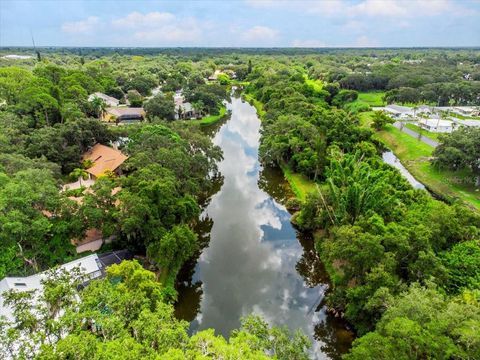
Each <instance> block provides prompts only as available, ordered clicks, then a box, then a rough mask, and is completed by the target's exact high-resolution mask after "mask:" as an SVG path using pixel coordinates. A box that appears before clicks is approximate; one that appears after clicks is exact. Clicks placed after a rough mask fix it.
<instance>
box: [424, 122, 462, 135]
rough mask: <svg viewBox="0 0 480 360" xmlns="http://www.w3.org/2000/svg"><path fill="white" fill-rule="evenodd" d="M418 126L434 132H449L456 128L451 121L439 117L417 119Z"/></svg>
mask: <svg viewBox="0 0 480 360" xmlns="http://www.w3.org/2000/svg"><path fill="white" fill-rule="evenodd" d="M418 126H420V127H421V128H423V129H425V130H427V131H431V132H436V133H451V132H452V131H453V130H455V129H456V128H457V125H456V124H455V123H454V122H453V121H450V120H441V119H422V120H419V121H418Z"/></svg>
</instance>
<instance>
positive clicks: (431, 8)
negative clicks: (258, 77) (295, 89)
mask: <svg viewBox="0 0 480 360" xmlns="http://www.w3.org/2000/svg"><path fill="white" fill-rule="evenodd" d="M30 31H32V33H33V34H34V37H35V42H36V44H37V45H41V46H158V47H163V46H233V47H238V46H240V47H241V46H252V47H257V46H259V47H265V46H281V47H289V46H298V47H325V46H327V47H345V46H348V47H350V46H353V47H355V46H360V47H364V46H367V47H369V46H382V47H384V46H385V47H394V46H395V47H396V46H480V0H471V1H468V0H465V1H461V0H456V1H455V0H324V1H315V0H308V1H303V0H297V1H293V0H290V1H281V0H276V1H274V0H243V1H242V0H237V1H228V0H227V1H181V0H179V1H142V0H137V1H127V0H123V1H108V0H106V1H93V0H90V1H74V0H69V1H66V0H65V1H42V0H36V1H10V0H0V46H9V45H22V46H30V45H31V44H32V41H31V36H30Z"/></svg>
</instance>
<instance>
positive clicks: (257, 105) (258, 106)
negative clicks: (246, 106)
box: [243, 93, 267, 120]
mask: <svg viewBox="0 0 480 360" xmlns="http://www.w3.org/2000/svg"><path fill="white" fill-rule="evenodd" d="M243 98H244V99H245V100H246V101H248V102H249V103H250V104H252V105H253V107H255V109H256V110H257V114H258V117H259V118H260V120H261V119H263V118H264V117H265V115H266V113H267V112H266V111H265V110H264V108H263V104H262V103H261V102H260V101H258V100H257V99H255V98H254V97H253V95H252V94H245V93H244V94H243Z"/></svg>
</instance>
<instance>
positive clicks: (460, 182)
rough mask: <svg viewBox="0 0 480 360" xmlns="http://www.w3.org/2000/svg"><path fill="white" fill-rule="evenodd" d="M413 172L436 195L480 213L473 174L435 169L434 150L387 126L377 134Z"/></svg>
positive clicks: (478, 193)
mask: <svg viewBox="0 0 480 360" xmlns="http://www.w3.org/2000/svg"><path fill="white" fill-rule="evenodd" d="M375 136H376V137H377V139H379V140H381V141H382V142H383V143H384V144H385V145H386V146H387V147H388V148H390V149H391V150H392V151H393V152H394V153H395V155H396V156H397V157H398V158H399V159H400V161H401V162H402V164H403V165H404V166H405V167H406V168H407V169H408V171H410V173H411V174H412V175H413V176H414V177H415V178H416V179H417V180H418V181H420V182H421V183H423V184H424V185H425V186H426V187H427V188H429V189H430V190H431V191H432V192H434V193H435V194H438V195H439V196H441V197H443V198H445V199H447V200H449V201H455V200H461V201H462V202H464V203H465V204H466V205H467V206H469V207H470V208H472V209H476V210H480V190H479V189H478V188H476V187H475V178H474V176H473V175H472V174H471V172H470V171H466V170H465V171H456V172H452V171H447V170H440V169H437V168H435V167H434V166H433V165H432V164H431V162H430V157H431V156H432V153H433V147H431V146H429V145H427V144H425V143H423V142H422V141H419V140H417V139H415V138H413V137H412V136H410V135H408V134H406V133H404V132H402V131H400V130H399V129H397V128H395V127H394V126H391V125H388V126H387V127H386V128H385V130H383V131H380V132H378V133H376V135H375Z"/></svg>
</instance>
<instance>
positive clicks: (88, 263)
mask: <svg viewBox="0 0 480 360" xmlns="http://www.w3.org/2000/svg"><path fill="white" fill-rule="evenodd" d="M130 259H132V254H131V253H130V252H129V251H128V250H118V251H111V252H108V253H104V254H101V255H97V254H91V255H88V256H85V257H82V258H80V259H76V260H73V261H70V262H68V263H66V264H63V265H60V266H59V267H58V268H57V269H58V270H60V271H65V272H66V273H68V274H72V275H74V274H75V273H76V271H77V270H78V275H80V276H81V286H86V285H87V284H88V283H89V282H90V281H92V280H95V279H99V278H102V277H104V276H105V269H106V268H107V267H108V266H110V265H112V264H119V263H121V262H122V261H123V260H130ZM52 271H54V270H52V269H50V270H47V271H44V272H41V273H38V274H34V275H31V276H25V277H14V276H12V277H6V278H3V279H2V280H0V317H2V316H3V317H5V318H6V319H7V320H12V319H13V313H12V309H11V308H10V307H9V306H6V305H5V304H4V295H3V294H4V293H5V292H7V291H10V290H14V291H35V295H36V300H37V301H38V299H39V297H40V296H41V293H42V291H43V283H42V282H43V281H44V280H46V279H48V278H49V277H50V276H51V274H52Z"/></svg>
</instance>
